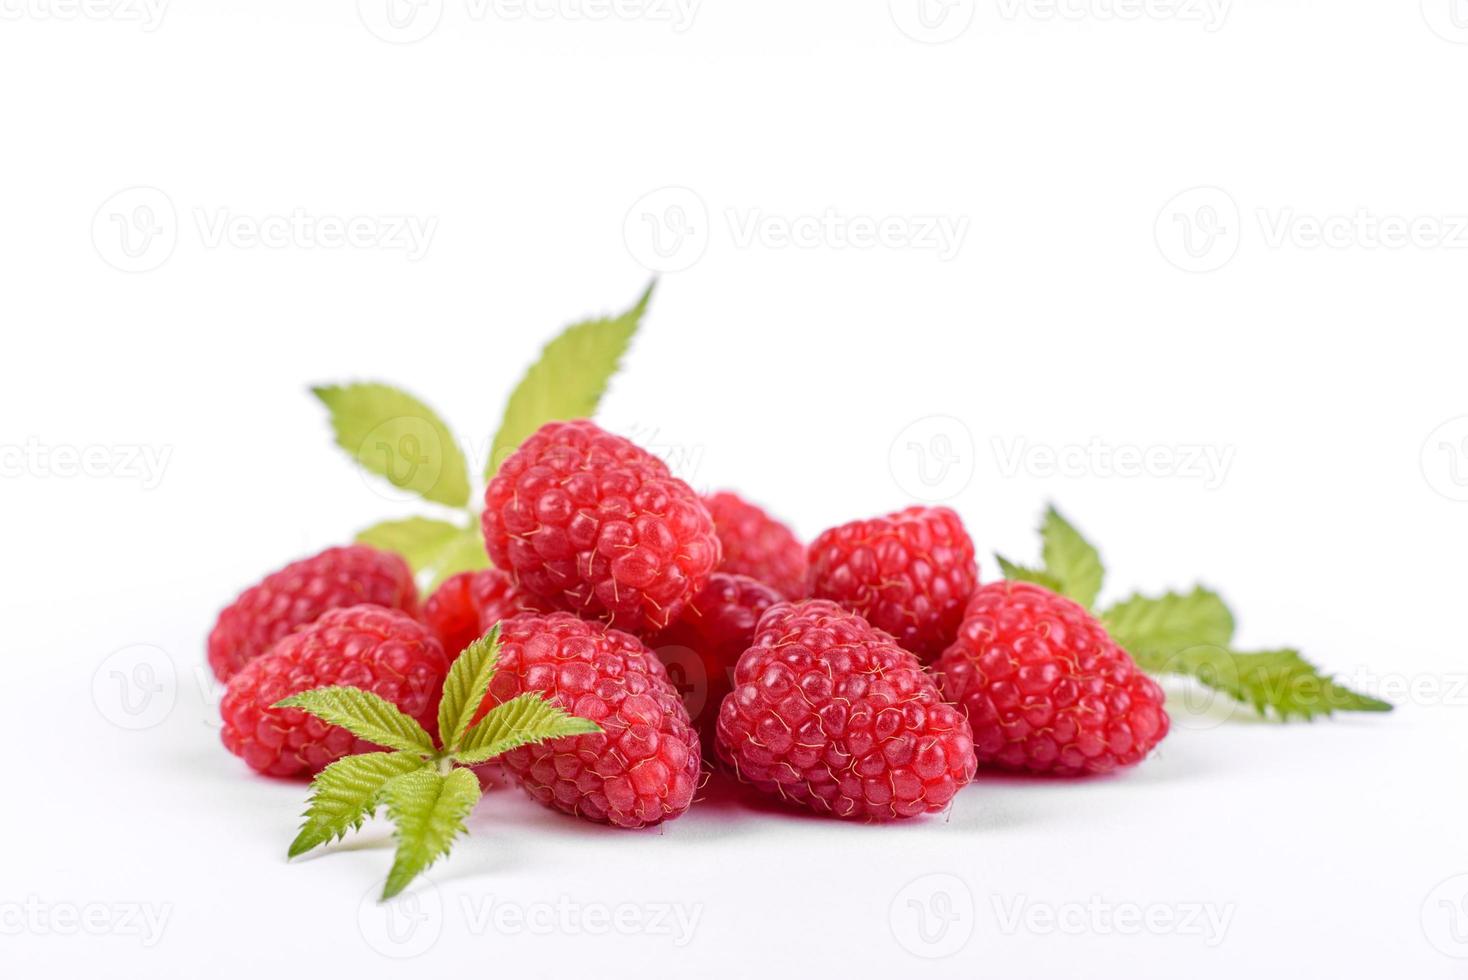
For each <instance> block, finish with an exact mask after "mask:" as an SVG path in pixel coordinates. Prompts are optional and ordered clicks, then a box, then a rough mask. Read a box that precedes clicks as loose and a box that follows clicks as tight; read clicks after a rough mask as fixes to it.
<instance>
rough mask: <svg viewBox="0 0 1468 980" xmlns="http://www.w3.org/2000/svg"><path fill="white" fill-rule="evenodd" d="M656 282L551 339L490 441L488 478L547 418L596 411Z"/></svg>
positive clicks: (560, 417) (565, 416)
mask: <svg viewBox="0 0 1468 980" xmlns="http://www.w3.org/2000/svg"><path fill="white" fill-rule="evenodd" d="M656 284H657V281H656V280H654V281H653V282H650V283H648V285H647V289H645V290H643V293H642V296H641V298H640V299H638V301H637V303H636V304H635V305H634V306H633V307H632V308H631V309H630V310H628V311H627V312H625V313H623V314H621V315H620V316H615V317H608V318H603V319H597V320H587V321H585V322H583V323H577V324H574V325H572V326H569V327H567V328H566V329H565V330H563V331H561V334H560V336H558V337H556V338H555V339H554V340H552V341H551V342H550V343H548V344H546V345H545V349H544V350H542V351H541V353H540V359H539V360H537V361H536V362H535V363H534V364H532V365H531V366H530V370H528V371H526V372H525V377H524V378H522V379H521V381H520V384H519V385H518V386H517V387H516V388H515V390H514V392H513V393H512V394H511V395H510V400H509V403H508V404H507V405H506V406H505V417H504V421H503V422H501V423H500V429H499V432H497V433H496V434H495V437H494V442H493V443H492V444H491V445H490V450H489V459H488V460H487V461H486V465H485V471H484V476H485V479H488V478H490V477H492V476H494V473H495V471H496V470H497V469H499V467H500V464H501V463H503V462H504V461H505V458H506V457H507V456H509V455H510V453H512V452H514V451H515V449H516V448H518V447H519V445H520V443H522V442H524V441H525V438H526V436H528V435H530V434H531V433H532V432H534V431H535V430H536V429H538V428H540V427H541V426H542V425H544V424H545V423H547V422H551V421H555V420H558V419H579V418H586V417H589V416H591V415H593V414H594V413H595V412H596V407H597V405H598V404H599V403H600V402H601V397H602V394H603V393H605V391H606V389H607V382H608V381H609V380H610V379H611V376H612V375H613V374H615V373H616V372H617V369H618V367H620V366H621V361H622V355H623V354H624V353H625V352H626V350H627V345H628V344H629V343H631V341H632V336H633V334H635V333H636V332H637V328H638V326H639V325H640V324H641V322H642V314H643V313H644V312H645V311H646V310H647V303H648V300H649V299H651V298H652V290H653V286H655V285H656Z"/></svg>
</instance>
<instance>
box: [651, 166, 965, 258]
mask: <svg viewBox="0 0 1468 980" xmlns="http://www.w3.org/2000/svg"><path fill="white" fill-rule="evenodd" d="M719 225H722V229H720V228H719V227H718V226H719ZM968 230H969V218H968V216H967V215H946V214H882V215H871V214H860V213H848V212H845V211H841V210H839V209H837V208H825V209H824V210H822V211H820V212H811V213H803V214H775V213H771V212H768V211H766V210H764V209H763V208H759V207H749V208H742V207H731V208H726V209H725V210H724V212H723V214H722V221H711V219H710V212H709V209H708V205H707V204H706V203H705V202H704V199H703V198H702V197H700V196H699V194H698V193H697V192H695V191H693V190H691V189H690V188H687V187H660V188H658V189H657V190H655V191H651V192H649V193H647V194H644V195H643V196H642V197H640V198H638V200H637V202H636V203H634V204H633V205H632V207H631V208H629V209H628V210H627V215H626V217H625V218H624V219H623V223H622V235H623V238H624V239H625V241H626V243H627V250H628V251H629V252H630V253H631V254H632V257H633V258H634V259H636V260H637V261H638V262H639V263H640V264H641V265H643V266H644V267H645V268H647V269H649V270H651V271H653V272H681V271H682V270H684V269H687V268H688V267H690V266H692V265H693V264H694V263H695V262H697V261H698V260H699V259H701V258H702V257H703V254H704V252H705V250H707V248H708V245H709V240H710V238H711V237H712V236H713V234H714V233H715V232H716V231H721V232H722V234H725V235H727V236H728V240H729V243H730V244H731V245H732V246H733V247H734V248H739V249H748V248H764V249H769V250H779V249H805V250H810V249H831V250H835V251H841V250H846V249H854V250H858V251H861V250H870V249H878V248H880V249H888V250H899V249H902V250H913V251H927V252H932V253H934V254H936V255H937V257H938V260H939V261H941V262H947V261H949V260H951V259H953V258H954V257H955V256H957V255H958V252H959V250H960V249H961V248H962V247H963V243H964V240H965V239H966V238H967V237H968Z"/></svg>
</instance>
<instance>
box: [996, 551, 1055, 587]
mask: <svg viewBox="0 0 1468 980" xmlns="http://www.w3.org/2000/svg"><path fill="white" fill-rule="evenodd" d="M994 560H995V561H997V562H999V571H1000V572H1001V573H1002V574H1003V575H1004V577H1005V578H1006V579H1008V580H1009V581H1011V582H1033V583H1035V584H1036V585H1043V586H1044V587H1045V588H1047V589H1049V590H1050V591H1051V592H1060V591H1061V588H1060V582H1059V581H1057V580H1056V578H1055V576H1054V575H1051V574H1050V573H1049V572H1042V571H1040V570H1039V569H1038V568H1025V567H1024V566H1023V565H1016V564H1015V563H1014V562H1012V561H1010V560H1009V559H1008V558H1005V557H1004V556H1003V555H995V556H994Z"/></svg>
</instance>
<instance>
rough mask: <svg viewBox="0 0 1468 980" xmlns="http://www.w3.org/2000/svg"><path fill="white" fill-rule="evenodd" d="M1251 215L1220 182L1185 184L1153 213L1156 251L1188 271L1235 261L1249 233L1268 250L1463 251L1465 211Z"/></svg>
mask: <svg viewBox="0 0 1468 980" xmlns="http://www.w3.org/2000/svg"><path fill="white" fill-rule="evenodd" d="M1252 218H1253V220H1252V221H1250V220H1248V219H1246V218H1245V217H1244V211H1243V210H1242V209H1241V208H1240V207H1239V203H1238V201H1237V200H1236V199H1235V198H1234V196H1233V195H1232V194H1230V193H1229V192H1228V191H1226V190H1224V189H1223V188H1221V187H1193V188H1189V189H1188V190H1185V191H1182V192H1181V193H1179V194H1176V195H1174V196H1173V197H1172V198H1171V199H1170V200H1169V201H1168V202H1167V203H1166V204H1164V205H1163V206H1162V209H1161V210H1160V211H1159V212H1158V214H1157V218H1156V221H1155V223H1154V227H1153V233H1154V236H1155V238H1156V241H1157V250H1158V251H1159V252H1160V253H1161V254H1162V257H1163V258H1165V259H1166V260H1167V261H1168V262H1170V263H1172V264H1173V265H1175V266H1177V267H1178V268H1179V269H1182V270H1184V271H1185V272H1214V271H1216V270H1218V269H1221V268H1223V267H1224V266H1225V265H1227V264H1228V263H1229V262H1231V261H1232V260H1233V258H1234V256H1235V255H1237V254H1238V252H1239V249H1240V246H1241V245H1242V244H1243V243H1244V242H1245V241H1246V239H1249V240H1254V241H1255V243H1256V244H1255V245H1254V247H1256V248H1257V247H1258V244H1262V245H1263V246H1264V247H1265V248H1267V249H1270V250H1273V251H1282V250H1285V249H1293V250H1297V251H1315V250H1331V251H1347V250H1356V251H1363V252H1379V251H1386V252H1392V251H1402V250H1406V249H1415V250H1418V251H1448V252H1451V251H1460V250H1462V249H1468V214H1394V213H1390V212H1384V211H1380V210H1376V209H1372V208H1366V207H1357V208H1355V209H1353V210H1350V211H1339V212H1325V213H1314V214H1312V213H1309V212H1305V211H1301V210H1299V209H1297V208H1294V207H1288V206H1279V207H1260V208H1255V209H1254V211H1253V215H1252ZM1251 226H1252V228H1251ZM1255 234H1257V239H1255V238H1254V235H1255Z"/></svg>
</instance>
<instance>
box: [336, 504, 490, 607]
mask: <svg viewBox="0 0 1468 980" xmlns="http://www.w3.org/2000/svg"><path fill="white" fill-rule="evenodd" d="M357 542H358V543H359V544H367V545H371V546H372V547H374V548H384V549H386V550H388V551H395V552H397V553H398V554H400V555H402V556H403V558H404V559H405V560H406V561H407V563H408V567H409V568H411V569H412V570H413V575H414V576H415V577H420V579H421V576H423V575H427V576H428V579H429V581H428V591H429V592H432V591H433V590H434V589H436V588H438V586H439V585H440V584H441V583H442V582H443V580H444V579H446V578H448V577H449V576H450V575H456V574H458V573H459V572H473V571H478V570H479V569H481V568H488V567H489V555H488V554H486V553H485V550H484V533H483V532H482V531H480V529H479V526H478V525H477V524H475V525H474V526H473V527H460V526H459V525H457V524H453V523H450V522H449V521H436V520H430V519H429V518H426V517H409V518H407V519H406V520H401V521H383V522H382V523H380V524H374V525H372V526H371V527H369V528H367V529H366V530H364V531H360V532H358V534H357Z"/></svg>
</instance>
